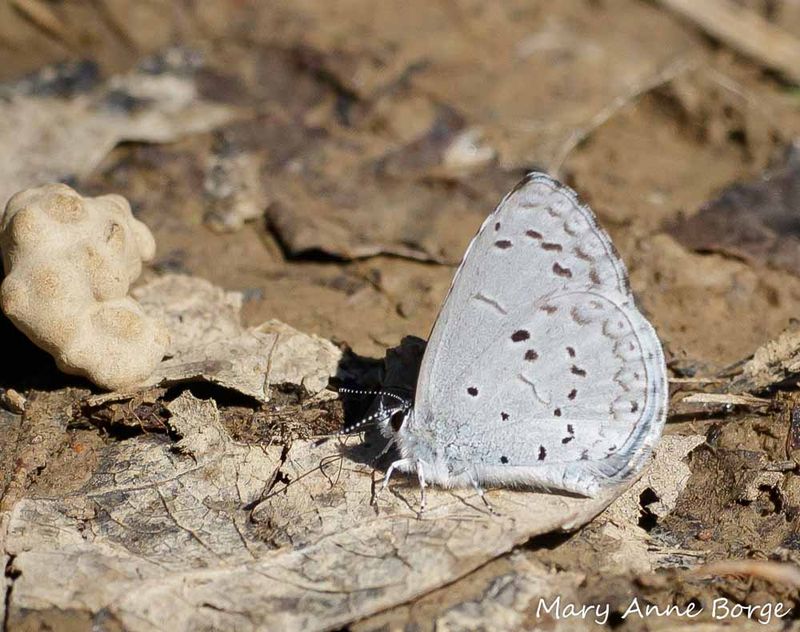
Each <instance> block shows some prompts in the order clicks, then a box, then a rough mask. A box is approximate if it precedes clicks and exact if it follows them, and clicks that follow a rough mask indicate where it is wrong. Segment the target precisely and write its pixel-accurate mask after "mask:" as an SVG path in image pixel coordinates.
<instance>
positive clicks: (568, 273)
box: [553, 261, 572, 279]
mask: <svg viewBox="0 0 800 632" xmlns="http://www.w3.org/2000/svg"><path fill="white" fill-rule="evenodd" d="M553 273H554V274H556V275H558V276H560V277H564V278H565V279H571V278H572V270H570V269H569V268H565V267H564V266H562V265H560V264H559V263H558V261H556V262H555V263H554V264H553Z"/></svg>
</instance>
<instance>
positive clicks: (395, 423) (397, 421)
mask: <svg viewBox="0 0 800 632" xmlns="http://www.w3.org/2000/svg"><path fill="white" fill-rule="evenodd" d="M405 420H406V411H404V410H398V411H397V412H396V413H395V414H394V415H392V418H391V419H390V420H389V425H390V426H391V427H392V430H394V431H395V432H400V428H402V427H403V422H404V421H405Z"/></svg>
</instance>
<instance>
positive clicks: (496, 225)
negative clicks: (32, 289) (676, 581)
mask: <svg viewBox="0 0 800 632" xmlns="http://www.w3.org/2000/svg"><path fill="white" fill-rule="evenodd" d="M340 390H343V391H347V389H340ZM667 397H668V388H667V374H666V366H665V362H664V355H663V352H662V349H661V344H660V342H659V339H658V336H657V335H656V332H655V330H654V329H653V327H652V325H651V324H650V323H649V322H648V321H647V319H646V318H645V317H644V316H643V315H642V313H641V312H640V311H639V310H638V309H637V307H636V304H635V302H634V298H633V294H632V292H631V288H630V284H629V281H628V274H627V271H626V268H625V265H624V264H623V262H622V259H621V258H620V255H619V253H618V252H617V250H616V248H615V247H614V245H613V244H612V243H611V239H610V237H609V236H608V234H607V233H606V232H605V231H604V230H603V229H602V228H601V227H600V225H599V224H598V222H597V219H596V218H595V216H594V214H593V213H592V211H591V210H590V209H589V208H588V206H586V205H584V204H582V203H581V202H580V200H579V199H578V196H577V194H576V193H575V192H574V191H573V190H572V189H570V188H569V187H567V186H565V185H563V184H561V183H560V182H558V181H557V180H555V179H553V178H551V177H549V176H548V175H546V174H542V173H531V174H529V175H528V176H526V177H525V178H524V179H523V180H522V181H521V182H520V183H519V184H518V185H517V186H516V187H514V189H513V190H512V191H511V192H510V193H509V194H508V195H506V197H505V198H504V199H503V200H502V201H501V202H500V204H499V206H498V207H497V209H496V210H495V211H494V212H493V213H492V214H491V215H489V217H487V218H486V220H485V221H484V223H483V225H482V226H481V228H480V230H479V231H478V233H477V235H476V236H475V237H474V239H473V240H472V242H471V243H470V245H469V247H468V248H467V250H466V253H465V255H464V258H463V260H462V262H461V265H460V266H459V268H458V270H457V271H456V273H455V276H454V278H453V282H452V285H451V287H450V290H449V292H448V294H447V297H446V298H445V300H444V304H443V305H442V308H441V311H440V313H439V316H438V318H437V319H436V322H435V324H434V326H433V329H432V331H431V334H430V338H429V340H428V344H427V348H426V350H425V353H424V356H423V358H422V363H421V366H420V371H419V376H418V379H417V385H416V390H415V393H414V396H413V400H412V398H411V397H410V396H408V395H403V394H398V393H396V392H390V391H383V392H382V393H381V396H380V397H379V399H378V402H377V409H376V412H374V413H373V414H372V415H371V416H370V417H368V418H367V419H365V420H362V422H359V423H358V424H355V425H354V426H351V427H350V428H345V431H352V430H354V429H357V428H358V427H361V426H362V425H363V423H364V422H370V421H375V422H377V423H378V426H379V428H380V430H381V432H382V433H383V434H384V436H386V437H387V438H388V439H389V440H390V445H395V446H396V447H397V449H398V451H399V455H400V458H399V459H397V460H395V461H394V462H393V463H392V464H391V465H390V467H389V468H388V470H387V473H386V478H385V480H384V486H385V485H386V484H387V483H388V481H389V478H390V477H391V475H392V473H393V472H394V471H396V470H399V471H401V472H407V473H416V475H417V477H418V479H419V483H420V487H421V490H422V504H423V507H424V501H425V496H424V494H425V487H426V484H427V483H434V484H436V485H439V486H442V487H446V488H449V487H462V486H470V485H471V486H473V487H474V488H475V489H476V490H477V491H478V492H479V493H480V494H481V496H482V497H483V491H482V490H483V486H485V485H500V486H509V487H526V488H533V489H544V490H548V491H562V492H568V493H574V494H578V495H581V496H588V497H593V496H596V495H597V494H598V493H599V492H600V491H601V490H602V489H604V488H607V487H611V486H615V485H619V484H622V483H624V482H625V481H627V480H629V479H630V478H632V477H633V476H635V475H636V474H637V473H638V472H639V471H640V470H641V469H642V468H643V467H644V465H645V464H646V462H647V459H648V456H649V455H650V453H651V452H652V450H653V448H654V446H655V445H656V443H657V441H658V439H659V437H660V435H661V432H662V429H663V426H664V422H665V418H666V411H667ZM387 448H388V446H387Z"/></svg>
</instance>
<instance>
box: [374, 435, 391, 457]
mask: <svg viewBox="0 0 800 632" xmlns="http://www.w3.org/2000/svg"><path fill="white" fill-rule="evenodd" d="M393 445H394V437H392V438H391V439H389V441H387V442H386V445H385V446H383V450H381V452H380V454H379V455H378V456H376V457H375V458H374V459H373V463H377V462H378V461H380V460H381V458H383V455H384V454H386V453H387V452H388V451H389V450H391V448H392V446H393Z"/></svg>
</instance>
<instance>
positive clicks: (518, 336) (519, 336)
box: [511, 329, 531, 342]
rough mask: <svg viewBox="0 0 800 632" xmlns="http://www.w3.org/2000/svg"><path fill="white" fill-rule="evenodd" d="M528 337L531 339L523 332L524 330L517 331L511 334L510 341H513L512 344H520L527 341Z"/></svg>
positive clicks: (528, 334)
mask: <svg viewBox="0 0 800 632" xmlns="http://www.w3.org/2000/svg"><path fill="white" fill-rule="evenodd" d="M530 337H531V335H530V333H529V332H527V331H525V330H524V329H517V331H515V332H514V333H513V334H511V340H513V341H514V342H522V341H523V340H527V339H528V338H530Z"/></svg>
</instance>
